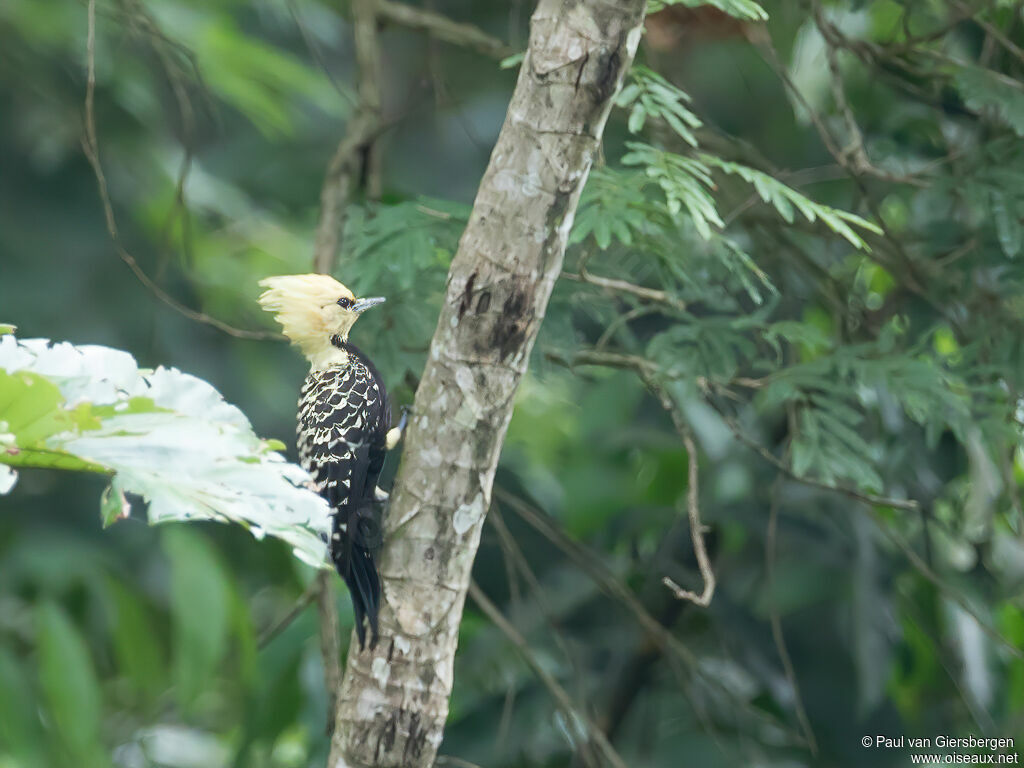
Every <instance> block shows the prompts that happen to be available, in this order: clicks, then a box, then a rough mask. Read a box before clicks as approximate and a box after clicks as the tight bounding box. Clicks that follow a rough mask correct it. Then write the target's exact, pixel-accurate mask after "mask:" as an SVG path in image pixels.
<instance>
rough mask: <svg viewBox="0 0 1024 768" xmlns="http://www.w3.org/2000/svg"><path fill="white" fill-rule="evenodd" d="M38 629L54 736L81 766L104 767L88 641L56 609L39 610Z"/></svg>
mask: <svg viewBox="0 0 1024 768" xmlns="http://www.w3.org/2000/svg"><path fill="white" fill-rule="evenodd" d="M36 627H37V631H38V633H39V636H38V647H39V681H40V686H41V688H42V690H43V696H44V699H45V702H46V707H47V710H48V712H49V716H50V718H51V719H52V721H53V730H54V733H55V734H56V736H57V738H58V739H59V741H60V742H61V744H62V745H63V746H64V747H65V748H66V749H67V750H68V752H69V753H70V754H71V755H72V756H73V757H74V758H75V760H76V762H77V763H78V764H79V765H88V766H93V765H103V764H105V761H103V760H101V757H100V756H101V755H102V749H101V745H100V720H101V715H102V712H103V701H102V697H101V695H100V688H99V683H98V681H97V679H96V672H95V670H94V669H93V665H92V659H91V658H90V656H89V651H88V649H87V648H86V644H85V641H84V640H83V639H82V636H81V635H80V634H79V633H78V630H77V629H76V628H75V626H74V625H73V624H72V623H71V621H70V620H69V619H68V617H67V616H66V615H65V613H64V612H63V611H62V610H61V609H60V608H58V607H57V606H56V605H54V604H53V603H44V604H43V605H41V606H40V607H39V609H38V611H37V613H36Z"/></svg>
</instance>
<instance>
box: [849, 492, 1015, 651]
mask: <svg viewBox="0 0 1024 768" xmlns="http://www.w3.org/2000/svg"><path fill="white" fill-rule="evenodd" d="M868 513H869V514H870V515H871V517H872V518H873V519H874V521H875V523H876V524H877V525H878V528H879V530H881V532H882V534H883V535H884V536H885V537H886V538H887V539H889V541H891V542H892V543H893V544H895V545H896V548H897V549H899V550H900V552H902V553H903V555H904V556H905V557H906V558H907V560H908V561H909V562H910V564H911V565H912V566H914V569H915V570H917V572H918V573H920V574H921V575H922V576H924V577H925V578H926V579H928V581H930V582H931V583H932V584H934V585H935V586H936V587H937V588H938V589H939V591H940V592H942V593H943V594H944V595H946V597H948V598H949V599H950V600H952V601H953V602H954V603H956V604H957V605H958V606H960V608H962V609H963V610H964V612H965V613H967V614H968V615H969V616H970V617H971V618H972V619H974V620H975V621H976V622H977V623H978V626H979V627H981V630H982V631H983V632H984V633H985V634H986V635H988V636H989V637H991V638H992V639H993V640H995V641H996V642H997V643H999V644H1000V645H1001V646H1003V647H1004V648H1005V649H1006V650H1007V651H1008V652H1009V653H1010V654H1011V655H1013V656H1014V657H1015V658H1017V659H1024V651H1022V650H1021V649H1020V648H1018V647H1017V645H1016V644H1014V643H1013V641H1011V640H1009V639H1007V638H1006V637H1005V636H1003V634H1002V633H1001V632H999V630H997V629H996V628H995V627H993V626H992V625H991V624H989V623H988V622H987V621H985V619H983V618H982V617H981V616H979V615H978V612H977V611H976V610H974V608H973V607H971V604H970V602H968V600H967V598H966V597H964V596H963V595H962V594H961V593H960V592H959V591H958V590H956V589H954V588H953V587H951V586H950V585H949V584H947V583H946V582H945V581H944V580H943V579H942V577H941V576H939V575H938V574H937V573H936V572H935V571H933V570H932V568H931V566H929V565H928V563H926V562H925V561H924V559H923V558H922V557H921V556H920V555H919V554H917V552H915V551H914V548H913V547H911V546H910V544H909V543H907V541H906V539H904V538H903V537H902V536H900V534H898V533H897V532H896V531H894V530H893V528H892V526H891V525H889V524H887V523H886V521H885V520H883V519H882V517H881V515H879V514H878V510H876V509H874V508H873V507H868Z"/></svg>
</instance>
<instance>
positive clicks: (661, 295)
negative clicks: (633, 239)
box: [562, 266, 686, 312]
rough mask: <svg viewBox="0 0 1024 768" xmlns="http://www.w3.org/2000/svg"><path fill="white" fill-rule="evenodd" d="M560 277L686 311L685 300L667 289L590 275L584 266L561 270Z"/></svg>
mask: <svg viewBox="0 0 1024 768" xmlns="http://www.w3.org/2000/svg"><path fill="white" fill-rule="evenodd" d="M562 277H563V278H564V279H566V280H572V281H574V282H577V283H588V284H590V285H596V286H598V287H600V288H604V289H605V290H609V291H618V292H620V293H628V294H630V295H632V296H636V297H637V298H641V299H644V300H646V301H654V302H657V303H658V304H665V305H666V306H669V307H672V309H675V310H678V311H680V312H685V311H686V302H685V301H682V300H681V299H677V298H676V297H674V296H672V295H670V294H669V293H668V292H667V291H659V290H657V289H655V288H645V287H644V286H642V285H635V284H633V283H628V282H626V281H625V280H616V279H614V278H610V277H600V276H599V275H592V274H591V273H590V272H588V271H587V269H586V267H584V266H581V267H580V271H579V273H578V274H577V273H575V272H563V273H562Z"/></svg>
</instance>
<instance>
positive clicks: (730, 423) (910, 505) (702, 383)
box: [697, 378, 919, 510]
mask: <svg viewBox="0 0 1024 768" xmlns="http://www.w3.org/2000/svg"><path fill="white" fill-rule="evenodd" d="M697 384H698V386H699V387H700V389H701V391H702V392H703V393H704V395H705V397H704V401H705V402H706V403H707V404H708V405H710V406H711V407H712V408H713V409H714V410H715V412H716V413H717V414H718V415H719V416H720V417H721V419H722V421H723V422H724V423H725V425H726V426H727V427H728V428H729V431H730V432H732V434H733V437H735V438H736V439H737V440H739V441H740V442H741V443H743V445H745V446H747V447H748V448H750V449H751V450H752V451H754V452H755V453H757V454H758V455H759V456H760V457H761V458H763V459H764V460H765V461H767V462H768V463H769V464H771V465H772V466H773V467H775V468H776V469H778V470H779V471H780V472H782V474H784V475H785V476H786V477H788V478H790V479H791V480H795V481H796V482H798V483H802V484H803V485H808V486H810V487H812V488H818V489H820V490H823V491H831V492H833V493H840V494H842V495H843V496H849V497H850V498H851V499H855V500H856V501H861V502H864V503H865V504H870V505H872V506H881V507H892V508H894V509H906V510H911V509H917V508H918V506H919V505H918V503H917V502H916V501H914V500H913V499H895V498H891V497H888V496H878V495H876V494H873V493H863V492H861V491H858V490H856V489H854V488H847V487H846V486H842V485H833V484H831V483H825V482H822V481H821V480H815V479H814V478H812V477H804V476H803V475H798V474H796V473H795V472H794V471H793V470H792V469H790V467H789V466H788V465H787V464H786V463H785V462H784V461H782V460H780V459H779V458H778V457H777V456H775V454H773V453H772V452H771V451H769V450H768V449H767V448H765V447H764V446H763V445H761V444H760V443H758V442H757V441H756V440H754V439H753V438H750V437H748V436H747V435H746V434H744V432H743V430H741V429H740V426H739V424H737V423H736V420H735V419H733V418H732V417H731V416H729V415H728V414H727V413H725V412H724V411H723V410H722V409H721V408H720V407H719V406H718V404H717V403H715V402H714V399H713V398H712V397H711V396H710V395H711V387H712V385H711V383H710V382H709V381H708V380H707V379H704V378H698V379H697Z"/></svg>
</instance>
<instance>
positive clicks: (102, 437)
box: [0, 334, 328, 565]
mask: <svg viewBox="0 0 1024 768" xmlns="http://www.w3.org/2000/svg"><path fill="white" fill-rule="evenodd" d="M273 447H274V446H273V444H272V443H271V442H268V441H264V440H261V439H260V438H258V437H257V436H256V435H255V433H254V432H253V430H252V427H251V426H250V424H249V422H248V420H247V419H246V418H245V415H244V414H243V413H242V412H241V411H240V410H238V409H237V408H235V407H234V406H233V405H230V404H229V403H227V402H225V401H224V399H223V398H222V397H221V396H220V394H219V393H218V392H217V390H216V389H214V388H213V387H212V386H211V385H209V384H207V383H206V382H205V381H202V380H201V379H198V378H196V377H194V376H190V375H188V374H186V373H182V372H181V371H178V370H175V369H173V368H157V369H156V370H155V371H152V370H144V369H140V368H139V367H138V366H137V364H136V362H135V360H134V359H133V358H132V356H131V355H129V354H128V353H126V352H121V351H119V350H115V349H109V348H107V347H99V346H80V347H76V346H73V345H71V344H67V343H57V344H53V343H51V342H49V341H47V340H45V339H31V340H18V339H17V338H15V337H14V336H13V335H10V334H8V335H4V336H0V466H3V465H7V466H4V467H3V469H4V472H3V473H0V492H4V491H6V490H9V488H10V486H11V485H13V478H14V476H13V474H12V473H11V469H10V468H11V467H14V466H33V467H50V468H58V469H73V470H91V471H95V472H103V473H106V474H109V475H110V476H111V482H110V486H109V488H108V489H107V490H106V492H105V493H104V494H103V499H102V510H103V516H104V522H105V523H111V522H113V521H114V520H116V519H118V518H119V517H122V516H124V515H126V514H128V512H129V509H130V506H129V504H128V502H127V499H126V495H127V494H136V495H139V496H141V497H142V498H143V499H144V500H145V501H147V502H148V504H149V520H150V522H151V523H161V522H168V521H172V520H218V521H221V522H236V523H239V524H241V525H243V526H245V527H246V528H248V529H249V530H250V531H251V532H252V533H253V535H255V536H257V537H262V536H263V535H265V534H270V535H273V536H277V537H278V538H281V539H283V540H285V541H287V542H288V543H289V544H291V545H292V546H293V547H294V549H295V553H296V555H298V556H299V557H301V558H302V559H303V560H306V561H307V562H309V563H312V564H315V565H320V564H321V563H322V562H323V561H324V553H325V545H324V539H323V535H324V534H325V533H326V531H327V529H328V510H327V507H326V504H325V503H324V502H323V501H322V500H321V499H320V498H319V496H317V495H316V494H315V493H313V492H311V491H309V490H308V489H307V488H305V487H304V483H305V482H306V481H307V480H308V476H307V475H306V473H305V472H304V471H303V470H302V469H300V468H299V467H297V466H295V465H294V464H289V463H288V462H286V461H285V460H284V459H283V457H282V456H281V455H280V454H278V453H277V452H276V451H274V450H273Z"/></svg>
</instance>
